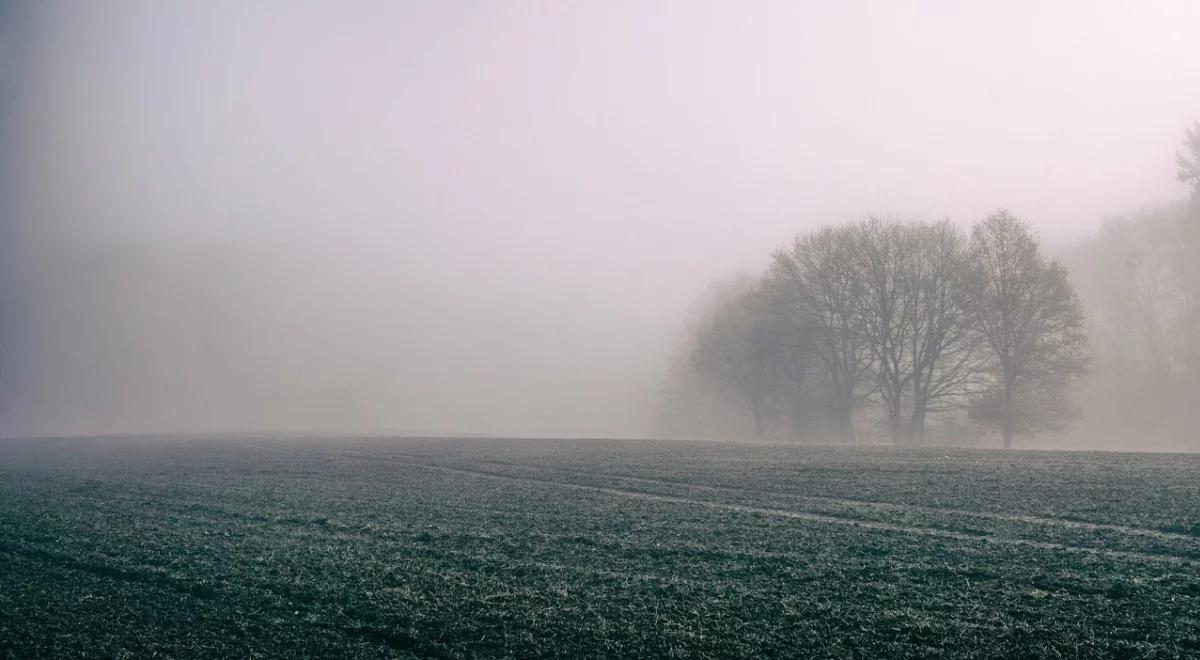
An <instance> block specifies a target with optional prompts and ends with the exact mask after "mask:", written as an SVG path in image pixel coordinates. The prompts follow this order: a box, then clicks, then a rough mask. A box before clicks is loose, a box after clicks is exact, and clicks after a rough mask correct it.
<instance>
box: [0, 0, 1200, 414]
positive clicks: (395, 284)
mask: <svg viewBox="0 0 1200 660" xmlns="http://www.w3.org/2000/svg"><path fill="white" fill-rule="evenodd" d="M981 4H982V3H960V2H924V3H915V2H914V3H907V2H877V3H864V2H856V3H850V2H847V3H820V4H818V3H793V2H778V3H733V2H728V3H694V2H675V3H625V2H586V3H583V2H580V3H551V2H546V3H534V2H505V3H478V4H476V3H465V2H456V3H451V2H430V3H392V2H379V3H367V2H361V3H344V2H313V3H284V2H279V3H275V2H256V3H244V2H203V3H201V2H156V1H147V2H104V3H101V2H90V3H88V2H61V3H60V2H36V3H35V2H30V3H6V4H5V5H4V6H3V9H2V10H0V21H2V31H0V49H2V50H0V76H2V78H0V84H2V87H0V101H2V106H0V112H2V114H0V212H2V214H3V215H2V219H0V435H2V436H18V435H59V434H97V433H131V432H212V431H344V432H402V433H485V434H504V435H570V436H610V437H612V436H645V435H648V434H650V433H651V432H652V423H653V417H654V415H655V409H656V406H657V405H658V393H659V389H660V387H661V386H662V383H663V379H664V378H665V374H666V373H667V371H668V368H669V363H670V360H671V356H672V354H673V352H674V351H675V349H676V346H677V342H678V341H679V335H680V333H681V332H682V331H683V328H684V325H683V324H684V320H685V317H686V316H687V311H688V310H689V309H690V308H692V306H693V305H694V303H695V301H696V299H697V297H698V296H700V295H701V292H703V291H704V290H705V289H706V288H707V287H708V286H709V285H710V284H711V282H712V281H713V280H715V279H718V278H720V277H723V276H728V275H730V274H732V273H738V272H754V271H757V270H759V269H760V268H761V267H762V266H763V264H764V263H765V259H766V255H768V254H769V253H770V251H771V250H772V249H774V248H776V247H778V246H780V245H782V244H785V243H786V242H787V241H789V240H790V239H791V238H792V237H793V236H795V235H796V234H797V233H798V232H800V231H804V230H807V229H811V228H813V227H816V226H818V225H821V224H826V223H837V222H842V221H847V220H852V219H856V218H858V217H861V216H862V215H863V214H864V213H868V212H888V213H898V214H902V215H905V216H915V217H920V218H929V219H936V218H941V217H949V218H951V219H952V220H953V221H954V222H956V223H961V224H963V225H964V226H965V225H967V224H969V223H971V222H974V221H976V220H978V219H979V218H980V217H982V216H983V215H985V214H986V213H988V212H989V211H991V210H993V209H995V208H997V207H1001V206H1003V207H1006V208H1009V209H1011V210H1013V211H1014V212H1015V213H1018V214H1019V215H1021V216H1022V217H1025V218H1027V219H1028V220H1029V221H1030V222H1031V223H1032V225H1033V226H1034V227H1035V228H1036V229H1037V230H1038V231H1039V233H1040V234H1041V236H1042V237H1043V239H1045V240H1046V241H1047V242H1048V243H1050V244H1052V245H1059V246H1064V245H1068V244H1070V243H1072V242H1074V241H1076V240H1080V239H1083V238H1085V237H1087V236H1090V235H1091V234H1092V233H1094V232H1095V231H1096V230H1097V229H1098V227H1100V225H1101V223H1102V221H1103V220H1104V219H1105V218H1107V217H1109V216H1111V215H1114V214H1117V213H1122V212H1126V211H1130V210H1135V209H1138V208H1140V207H1143V206H1147V205H1153V204H1160V203H1166V202H1170V201H1172V200H1175V199H1179V198H1181V197H1182V196H1183V194H1184V190H1183V189H1182V187H1181V186H1179V185H1178V183H1177V182H1176V181H1175V180H1174V177H1175V167H1174V153H1175V151H1176V150H1177V149H1178V148H1179V144H1180V140H1181V138H1182V135H1183V129H1184V128H1185V127H1187V126H1190V125H1191V122H1192V121H1194V120H1196V119H1200V84H1197V83H1198V82H1200V49H1198V48H1197V44H1196V34H1195V29H1196V26H1197V25H1200V3H1196V2H1192V1H1188V0H1182V1H1180V2H1173V3H1172V2H1157V3H1133V2H1124V1H1114V2H1082V1H1081V2H1056V3H1043V2H1008V3H991V4H990V6H987V7H984V6H980V5H981Z"/></svg>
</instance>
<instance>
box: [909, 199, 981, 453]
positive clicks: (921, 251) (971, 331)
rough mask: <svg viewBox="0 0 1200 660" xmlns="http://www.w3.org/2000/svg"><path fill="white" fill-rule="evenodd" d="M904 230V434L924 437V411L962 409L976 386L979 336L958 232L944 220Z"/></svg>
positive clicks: (967, 270)
mask: <svg viewBox="0 0 1200 660" xmlns="http://www.w3.org/2000/svg"><path fill="white" fill-rule="evenodd" d="M909 231H910V232H912V233H913V237H912V240H911V241H910V242H911V244H912V246H913V249H914V254H913V258H912V269H911V271H910V274H911V280H910V282H909V286H910V287H911V288H912V290H913V292H912V295H911V296H909V300H910V304H911V305H913V311H912V313H911V314H910V315H909V316H910V318H911V320H912V324H913V328H912V331H911V332H910V333H909V337H910V342H911V348H910V350H909V355H910V359H911V362H912V364H911V368H910V372H911V377H910V379H911V381H910V382H911V389H912V417H911V423H910V428H909V435H910V437H914V438H920V439H924V437H925V421H926V416H927V415H928V414H929V413H938V412H946V411H949V410H953V409H957V408H961V407H962V406H963V405H964V404H965V402H966V400H967V397H968V396H969V395H970V394H971V393H972V392H973V391H975V389H977V385H978V368H979V366H980V365H979V358H980V351H979V347H980V344H981V342H982V339H983V337H982V333H981V332H980V331H979V327H978V326H977V325H976V323H975V321H974V319H973V318H972V317H971V313H970V305H971V296H970V290H969V288H970V286H971V278H970V267H969V262H968V261H967V255H966V249H965V245H964V243H965V241H964V240H963V238H962V235H961V234H960V233H959V231H958V230H957V229H956V228H955V227H954V226H953V225H951V224H950V223H949V222H948V221H942V222H938V223H935V224H932V225H915V226H912V227H910V229H909Z"/></svg>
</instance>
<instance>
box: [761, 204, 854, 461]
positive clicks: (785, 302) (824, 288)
mask: <svg viewBox="0 0 1200 660" xmlns="http://www.w3.org/2000/svg"><path fill="white" fill-rule="evenodd" d="M854 252H855V245H854V236H853V232H852V231H851V230H848V229H846V228H832V227H826V228H825V229H822V230H820V231H817V232H816V233H813V234H809V235H807V236H803V237H797V238H796V240H795V241H794V242H793V243H792V246H791V248H790V249H788V250H780V251H778V252H776V253H775V254H774V256H773V259H772V263H771V267H770V270H769V272H768V275H767V287H768V291H769V294H770V295H769V299H770V300H772V301H773V304H774V305H776V307H777V309H779V310H780V313H781V314H783V315H784V316H785V318H787V319H789V321H790V323H791V324H792V327H793V328H795V329H796V335H797V336H802V337H804V338H805V346H806V348H807V350H808V352H809V355H811V356H813V357H815V361H816V362H818V363H820V365H821V366H822V367H823V369H822V371H823V376H824V377H825V378H826V379H828V385H829V398H830V402H829V404H830V407H831V409H832V410H831V413H832V416H833V418H834V424H835V426H836V428H837V434H838V436H839V439H841V440H842V441H844V442H854V440H855V433H854V422H853V420H854V411H855V409H856V407H857V406H858V404H859V402H861V401H862V400H863V399H864V398H866V397H867V396H868V395H869V394H870V392H871V390H870V388H869V387H868V383H869V376H870V373H871V372H870V367H871V347H870V345H869V344H868V343H867V342H866V340H865V338H864V336H863V334H862V332H861V331H860V329H859V328H858V314H859V299H860V297H861V295H862V291H863V289H862V283H861V280H860V278H859V277H858V276H857V274H856V273H855V272H854V267H853V266H854Z"/></svg>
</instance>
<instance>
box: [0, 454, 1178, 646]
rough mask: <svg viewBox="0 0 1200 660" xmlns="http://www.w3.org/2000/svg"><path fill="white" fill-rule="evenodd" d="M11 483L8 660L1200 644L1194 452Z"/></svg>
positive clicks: (256, 460)
mask: <svg viewBox="0 0 1200 660" xmlns="http://www.w3.org/2000/svg"><path fill="white" fill-rule="evenodd" d="M947 456H949V457H950V458H949V459H947V458H946V457H947ZM0 466H3V467H0V656H12V657H45V656H83V655H89V656H151V655H155V654H158V655H168V656H175V657H213V656H239V657H285V656H286V657H312V656H349V657H446V658H469V657H520V658H551V657H629V656H638V657H647V656H659V657H689V658H693V657H700V658H703V657H711V658H720V657H763V656H796V655H813V656H823V657H829V656H849V657H918V656H920V657H928V656H932V655H947V654H953V655H956V656H962V657H1014V656H1019V657H1028V656H1057V655H1069V656H1077V657H1078V656H1087V657H1097V656H1101V657H1102V656H1109V657H1129V656H1137V657H1154V656H1160V657H1184V656H1188V655H1194V654H1195V653H1196V651H1197V650H1200V642H1198V637H1197V632H1196V631H1197V630H1200V570H1198V567H1197V564H1196V562H1195V559H1196V558H1198V557H1200V537H1196V536H1197V535H1195V534H1194V533H1189V532H1188V531H1187V530H1195V529H1196V528H1197V526H1200V490H1197V489H1196V488H1195V487H1193V486H1192V483H1193V482H1194V481H1195V477H1194V475H1195V474H1197V473H1200V461H1197V460H1196V459H1195V458H1193V457H1180V456H1171V457H1163V456H1150V455H1107V454H1097V453H1046V452H1036V453H1034V452H1031V453H1024V452H988V451H952V452H946V451H945V450H938V451H937V452H935V453H930V454H926V453H924V452H921V451H908V452H893V451H887V450H878V449H860V450H849V449H832V448H803V449H797V448H796V447H763V446H742V445H732V444H700V443H665V442H640V443H635V442H598V441H591V442H567V441H520V440H471V441H467V440H435V439H428V440H421V439H406V440H399V439H393V440H382V439H381V440H353V441H351V440H341V441H334V440H330V441H300V440H288V441H284V440H273V441H262V440H258V441H250V440H245V441H237V440H216V439H214V440H199V439H192V440H188V441H179V440H163V441H153V440H149V439H137V440H132V439H107V440H104V441H99V440H91V441H84V440H80V441H76V442H68V441H55V442H54V443H53V444H52V445H46V446H45V447H41V446H39V445H37V443H36V442H34V441H22V442H15V441H6V442H0ZM1164 493H1169V496H1166V495H1163V494H1164Z"/></svg>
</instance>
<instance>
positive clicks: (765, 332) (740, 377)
mask: <svg viewBox="0 0 1200 660" xmlns="http://www.w3.org/2000/svg"><path fill="white" fill-rule="evenodd" d="M773 320H774V319H773V318H772V316H771V315H770V313H769V310H768V308H767V306H766V304H765V298H764V296H763V292H762V291H761V290H760V289H759V288H758V287H754V288H751V289H748V290H743V291H740V292H737V293H735V294H733V295H730V296H728V297H726V298H725V299H724V300H722V301H720V302H719V303H718V305H717V306H716V308H715V309H714V311H713V314H712V316H711V317H710V318H709V319H707V320H706V321H705V322H704V323H703V324H702V325H701V327H700V328H699V331H698V335H697V339H696V344H695V349H694V350H693V352H692V365H693V367H694V368H695V370H696V371H697V372H699V373H700V374H703V375H705V376H708V377H709V378H711V379H712V380H713V381H714V382H715V384H717V385H718V387H720V388H721V389H722V390H723V391H725V392H727V393H728V394H730V395H732V397H733V398H734V399H735V400H736V401H737V402H738V403H740V404H741V405H742V406H743V407H744V409H745V411H746V413H748V414H749V416H750V418H751V420H752V421H753V422H754V433H755V436H756V437H759V438H761V437H764V436H766V435H768V434H770V433H771V431H772V430H773V429H774V427H775V425H776V423H777V421H778V419H779V417H780V416H781V413H782V411H783V409H784V403H785V400H786V398H787V394H786V392H785V383H784V378H785V370H784V357H785V356H784V355H783V353H784V348H785V346H784V344H782V343H781V341H780V336H779V334H778V326H777V324H775V323H773Z"/></svg>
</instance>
